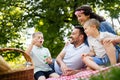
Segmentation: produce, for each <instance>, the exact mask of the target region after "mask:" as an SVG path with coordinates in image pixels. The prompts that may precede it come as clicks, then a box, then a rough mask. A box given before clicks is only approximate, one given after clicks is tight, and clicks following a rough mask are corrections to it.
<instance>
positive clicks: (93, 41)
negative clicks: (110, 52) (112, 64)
mask: <svg viewBox="0 0 120 80" xmlns="http://www.w3.org/2000/svg"><path fill="white" fill-rule="evenodd" d="M110 37H116V35H114V34H112V33H109V32H100V36H99V37H98V38H93V37H91V36H90V37H88V44H89V47H90V50H94V52H95V54H96V57H98V58H102V57H104V55H105V54H106V51H105V49H104V47H103V45H102V44H101V40H102V39H104V38H110Z"/></svg>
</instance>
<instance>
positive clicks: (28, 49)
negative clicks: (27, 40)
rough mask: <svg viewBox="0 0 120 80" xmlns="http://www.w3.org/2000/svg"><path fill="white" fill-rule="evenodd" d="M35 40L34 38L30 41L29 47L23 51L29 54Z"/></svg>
mask: <svg viewBox="0 0 120 80" xmlns="http://www.w3.org/2000/svg"><path fill="white" fill-rule="evenodd" d="M35 42H36V39H33V40H32V42H31V44H30V45H29V47H28V48H27V49H26V51H25V52H26V53H27V54H28V55H29V54H30V52H31V50H32V48H33V45H34V44H35Z"/></svg>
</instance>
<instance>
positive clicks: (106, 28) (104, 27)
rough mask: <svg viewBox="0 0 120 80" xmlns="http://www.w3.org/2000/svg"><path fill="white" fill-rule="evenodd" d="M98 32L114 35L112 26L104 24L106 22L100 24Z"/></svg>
mask: <svg viewBox="0 0 120 80" xmlns="http://www.w3.org/2000/svg"><path fill="white" fill-rule="evenodd" d="M99 31H101V32H106V31H107V32H110V33H112V34H116V32H115V31H114V29H113V27H112V25H111V24H110V23H108V22H106V21H104V22H101V23H100V27H99Z"/></svg>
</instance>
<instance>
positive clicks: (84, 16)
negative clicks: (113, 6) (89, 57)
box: [75, 5, 120, 62]
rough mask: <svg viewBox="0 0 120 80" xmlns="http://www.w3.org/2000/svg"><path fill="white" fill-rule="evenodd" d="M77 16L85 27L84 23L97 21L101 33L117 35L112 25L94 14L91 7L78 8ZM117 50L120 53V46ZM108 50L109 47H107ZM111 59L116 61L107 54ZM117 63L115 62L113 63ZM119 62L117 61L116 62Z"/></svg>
mask: <svg viewBox="0 0 120 80" xmlns="http://www.w3.org/2000/svg"><path fill="white" fill-rule="evenodd" d="M75 15H76V17H77V19H78V22H79V23H80V24H81V25H82V26H83V25H84V23H85V22H86V21H87V20H89V19H91V18H94V19H97V20H98V21H99V22H100V27H99V31H101V32H105V31H107V32H110V33H113V34H116V33H115V31H114V29H113V27H112V26H111V25H110V23H108V22H107V21H106V20H105V19H104V18H103V17H102V16H99V15H97V14H96V13H94V12H93V11H92V8H91V7H90V6H89V5H83V6H81V7H78V8H77V9H76V10H75ZM104 45H107V46H109V43H105V44H104ZM115 47H116V49H117V50H118V52H119V53H120V47H119V46H115ZM106 48H107V47H106ZM107 55H108V57H109V59H110V60H112V59H113V58H114V60H116V57H115V56H112V55H111V54H107ZM113 62H115V61H113ZM116 62H117V61H116Z"/></svg>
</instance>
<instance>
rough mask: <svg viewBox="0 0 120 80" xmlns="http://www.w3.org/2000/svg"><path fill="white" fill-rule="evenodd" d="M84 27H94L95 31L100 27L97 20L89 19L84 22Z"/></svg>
mask: <svg viewBox="0 0 120 80" xmlns="http://www.w3.org/2000/svg"><path fill="white" fill-rule="evenodd" d="M84 25H85V26H90V27H91V26H93V25H95V27H96V28H97V29H99V26H100V22H99V21H98V20H96V19H89V20H87V21H86V22H85V24H84Z"/></svg>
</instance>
